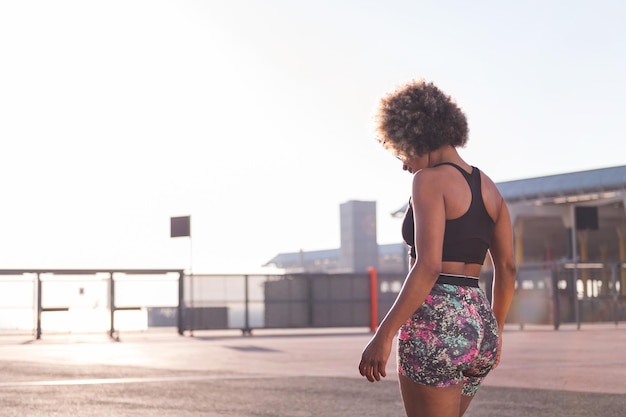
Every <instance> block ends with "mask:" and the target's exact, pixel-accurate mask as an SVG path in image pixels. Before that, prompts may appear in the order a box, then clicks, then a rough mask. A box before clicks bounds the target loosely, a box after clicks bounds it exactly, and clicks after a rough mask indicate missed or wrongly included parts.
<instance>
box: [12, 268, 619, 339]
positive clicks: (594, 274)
mask: <svg viewBox="0 0 626 417" xmlns="http://www.w3.org/2000/svg"><path fill="white" fill-rule="evenodd" d="M403 280H404V275H403V274H385V273H378V274H376V280H375V281H372V274H371V273H362V274H286V275H200V274H196V275H184V274H183V271H180V270H0V333H7V332H12V331H29V330H32V331H33V333H34V335H35V337H36V338H40V337H41V335H42V333H43V332H50V333H52V332H85V331H89V332H92V331H106V332H107V333H108V334H109V335H110V336H111V337H116V333H117V332H118V331H119V330H120V329H121V330H129V331H130V330H146V329H148V328H152V327H175V328H176V329H177V331H178V333H179V334H181V335H182V334H184V333H185V332H192V333H193V331H196V330H209V329H239V330H241V331H242V333H243V334H249V333H251V332H252V330H253V329H263V328H322V327H370V328H371V329H374V328H375V327H376V326H377V325H378V323H379V322H380V320H382V318H383V317H384V315H385V314H386V313H387V311H388V310H389V308H390V307H391V305H392V304H393V302H394V300H395V298H396V296H397V294H398V292H399V291H400V288H401V287H402V282H403ZM480 282H481V287H483V288H484V289H485V291H486V292H487V294H489V293H490V292H491V271H489V270H484V271H483V273H482V275H481V281H480ZM625 284H626V263H623V262H619V263H618V262H614V263H571V262H558V263H550V264H533V265H522V266H519V267H518V276H517V285H516V293H515V296H514V299H513V305H512V307H511V311H510V314H509V317H508V319H507V321H508V322H509V323H517V324H519V325H520V326H521V327H523V326H524V325H525V324H533V323H540V324H552V325H553V326H554V328H555V329H558V328H559V326H560V325H561V324H562V323H576V324H577V325H578V327H580V326H581V324H582V323H586V322H614V323H615V324H618V323H619V322H620V321H622V320H624V319H625V318H626V285H625Z"/></svg>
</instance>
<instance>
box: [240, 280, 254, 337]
mask: <svg viewBox="0 0 626 417" xmlns="http://www.w3.org/2000/svg"><path fill="white" fill-rule="evenodd" d="M243 282H244V313H243V314H244V317H243V320H244V325H243V327H244V328H243V329H242V330H241V331H242V333H243V335H244V336H249V335H251V334H252V329H251V328H250V290H249V288H248V285H249V283H250V280H249V277H248V275H244V276H243Z"/></svg>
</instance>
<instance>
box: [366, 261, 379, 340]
mask: <svg viewBox="0 0 626 417" xmlns="http://www.w3.org/2000/svg"><path fill="white" fill-rule="evenodd" d="M367 272H368V273H369V275H370V331H371V332H375V331H376V329H378V271H377V270H376V268H374V267H371V268H368V269H367Z"/></svg>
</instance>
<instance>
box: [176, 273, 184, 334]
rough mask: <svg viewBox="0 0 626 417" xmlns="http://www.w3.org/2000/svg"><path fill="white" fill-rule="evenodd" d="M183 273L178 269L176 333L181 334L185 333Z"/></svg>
mask: <svg viewBox="0 0 626 417" xmlns="http://www.w3.org/2000/svg"><path fill="white" fill-rule="evenodd" d="M184 305H185V273H184V272H183V271H182V270H181V271H178V317H177V323H178V334H179V335H181V336H183V335H184V334H185V317H184V315H185V308H184Z"/></svg>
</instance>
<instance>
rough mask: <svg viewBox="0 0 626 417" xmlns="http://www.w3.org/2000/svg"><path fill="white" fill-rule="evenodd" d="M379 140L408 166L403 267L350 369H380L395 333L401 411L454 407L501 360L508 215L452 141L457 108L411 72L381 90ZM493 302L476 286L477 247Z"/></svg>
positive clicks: (437, 411)
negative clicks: (489, 271)
mask: <svg viewBox="0 0 626 417" xmlns="http://www.w3.org/2000/svg"><path fill="white" fill-rule="evenodd" d="M377 122H378V125H377V129H378V133H379V136H380V137H379V141H380V142H381V143H382V144H383V146H384V147H385V148H386V149H388V150H390V151H392V152H393V153H394V154H395V155H396V156H397V157H398V158H399V159H400V160H401V161H402V164H403V169H404V170H406V171H408V172H409V173H411V174H413V186H412V187H413V189H412V197H411V199H410V204H409V208H408V210H407V213H406V218H405V224H404V225H403V235H404V238H405V240H406V241H407V243H408V244H409V245H410V246H411V264H410V271H409V273H408V275H407V277H406V279H405V282H404V285H403V286H402V289H401V290H400V293H399V294H398V297H397V299H396V301H395V303H394V304H393V306H392V307H391V309H390V310H389V312H388V313H387V315H386V316H385V318H384V319H383V321H382V322H381V323H380V326H379V327H378V330H377V331H376V333H375V334H374V336H373V337H372V339H371V341H370V342H369V343H368V345H367V346H366V347H365V350H364V351H363V355H362V358H361V362H360V364H359V371H360V373H361V375H363V376H364V377H366V378H367V379H368V380H369V381H371V382H374V381H379V380H380V379H381V377H385V376H386V370H385V366H386V363H387V360H388V358H389V354H390V352H391V346H392V344H393V338H394V336H395V335H396V334H397V333H398V330H400V332H399V338H398V356H397V358H398V373H399V379H400V390H401V393H402V400H403V402H404V408H405V410H406V414H407V416H409V417H418V416H419V417H431V416H437V417H444V416H445V417H447V416H450V417H452V416H454V417H459V416H462V415H463V414H464V413H465V411H466V410H467V407H468V406H469V404H470V401H471V400H472V398H473V396H474V394H475V393H476V390H477V389H478V386H479V385H480V383H481V381H482V380H483V379H484V377H485V376H486V375H487V373H488V372H489V371H490V370H491V369H493V368H494V367H495V366H496V365H497V364H498V362H499V360H500V352H501V349H502V329H503V326H504V321H505V318H506V315H507V312H508V310H509V306H510V304H511V299H512V297H513V290H514V285H515V265H514V260H513V238H512V230H511V220H510V216H509V213H508V209H507V207H506V204H505V202H504V200H503V198H502V196H501V195H500V193H499V192H498V189H497V188H496V186H495V184H494V183H493V182H492V181H491V180H490V179H489V177H487V176H486V175H485V174H484V173H482V172H481V171H480V170H478V169H477V168H475V167H472V166H471V165H469V164H468V163H466V162H465V161H464V160H463V159H461V157H460V156H459V154H458V152H457V150H456V148H457V147H460V146H464V145H465V143H466V142H467V134H468V128H467V120H466V118H465V115H464V114H463V112H462V111H461V109H460V108H459V107H458V106H457V105H456V104H455V103H454V102H453V101H452V99H451V98H450V97H448V96H446V95H445V94H444V93H443V92H442V91H441V90H439V89H438V88H437V87H436V86H434V85H433V84H432V83H426V82H424V81H423V80H422V81H417V82H411V83H409V84H407V85H405V86H404V87H402V88H400V89H398V90H397V91H395V92H393V93H391V94H389V95H388V96H386V97H384V98H383V99H382V101H381V105H380V108H379V112H378V121H377ZM488 252H489V253H490V255H491V259H492V264H493V267H494V283H493V297H492V298H493V304H492V305H491V306H490V305H489V302H488V300H487V298H486V297H485V294H484V293H483V292H482V290H481V289H479V288H478V278H477V277H478V276H479V274H480V270H481V267H482V264H483V262H484V260H485V257H486V254H487V253H488Z"/></svg>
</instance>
